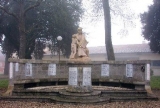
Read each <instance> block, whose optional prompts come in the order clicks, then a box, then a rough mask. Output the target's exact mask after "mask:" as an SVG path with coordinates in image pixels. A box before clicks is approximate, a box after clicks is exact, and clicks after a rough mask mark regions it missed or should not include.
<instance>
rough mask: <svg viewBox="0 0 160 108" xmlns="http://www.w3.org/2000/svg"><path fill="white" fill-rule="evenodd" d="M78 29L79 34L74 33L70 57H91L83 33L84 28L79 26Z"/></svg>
mask: <svg viewBox="0 0 160 108" xmlns="http://www.w3.org/2000/svg"><path fill="white" fill-rule="evenodd" d="M77 31H78V33H77V34H73V35H72V43H71V55H70V59H83V58H85V59H87V58H88V57H89V50H88V48H87V47H86V46H87V44H88V42H87V40H86V38H85V35H84V34H83V33H82V28H80V27H79V28H78V30H77Z"/></svg>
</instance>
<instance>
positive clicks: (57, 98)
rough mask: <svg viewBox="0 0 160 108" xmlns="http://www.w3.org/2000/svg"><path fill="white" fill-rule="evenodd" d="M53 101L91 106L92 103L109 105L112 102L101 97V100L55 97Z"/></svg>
mask: <svg viewBox="0 0 160 108" xmlns="http://www.w3.org/2000/svg"><path fill="white" fill-rule="evenodd" d="M52 99H53V100H55V101H56V102H58V103H79V104H91V103H94V104H95V103H108V102H110V98H107V97H99V98H92V99H88V98H83V99H82V98H81V99H79V98H76V99H72V98H70V99H65V98H63V97H59V96H56V97H53V98H52Z"/></svg>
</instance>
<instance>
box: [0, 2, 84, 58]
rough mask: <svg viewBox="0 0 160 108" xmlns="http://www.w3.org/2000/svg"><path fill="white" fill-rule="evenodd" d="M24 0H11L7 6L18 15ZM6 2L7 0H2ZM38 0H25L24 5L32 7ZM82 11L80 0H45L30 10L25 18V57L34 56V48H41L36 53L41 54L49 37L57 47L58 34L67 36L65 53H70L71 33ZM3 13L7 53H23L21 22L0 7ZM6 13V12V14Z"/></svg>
mask: <svg viewBox="0 0 160 108" xmlns="http://www.w3.org/2000/svg"><path fill="white" fill-rule="evenodd" d="M20 1H21V2H22V0H8V2H7V3H6V4H7V6H6V5H5V7H6V9H8V11H10V12H12V13H14V14H17V15H18V13H19V12H20V10H19V7H18V4H17V3H18V2H20ZM3 2H4V0H1V1H0V3H1V4H2V3H3ZM35 3H36V0H33V1H31V0H25V1H24V7H25V9H26V7H30V6H32V5H34V4H35ZM7 7H10V8H7ZM82 12H83V11H82V8H81V1H80V0H43V2H42V3H41V5H40V6H38V7H36V8H33V9H32V10H30V11H27V12H26V13H25V18H24V19H25V36H26V39H25V40H26V47H25V58H27V59H30V58H31V56H30V55H31V53H33V52H35V53H36V52H40V53H36V54H35V55H37V54H40V55H37V56H39V57H40V58H41V57H42V56H41V55H43V48H44V45H47V44H46V41H51V42H52V47H53V48H51V47H50V49H57V40H56V37H57V36H58V35H61V36H62V38H63V44H62V45H61V46H62V49H61V51H63V54H64V55H65V56H69V53H70V43H71V35H72V34H73V33H74V32H76V29H77V27H78V25H79V23H78V22H79V21H80V16H81V14H82ZM0 13H1V14H0V19H2V22H0V28H1V29H0V34H4V35H5V39H4V41H2V42H1V43H2V48H3V53H5V54H6V53H7V52H9V51H10V53H13V52H15V51H17V52H18V54H19V50H20V43H21V41H20V33H19V28H18V26H19V25H18V24H19V23H17V21H16V19H15V18H14V17H12V16H9V15H7V14H6V13H4V12H3V11H2V10H0ZM2 13H4V14H3V16H2ZM37 39H38V40H40V42H42V43H41V44H43V45H39V46H38V48H35V47H36V46H37V44H39V43H36V42H37V41H36V40H37ZM44 40H45V41H44ZM11 41H12V42H11ZM48 46H50V45H48ZM36 50H38V51H36ZM54 51H57V50H54ZM9 55H10V54H9ZM39 57H38V58H39Z"/></svg>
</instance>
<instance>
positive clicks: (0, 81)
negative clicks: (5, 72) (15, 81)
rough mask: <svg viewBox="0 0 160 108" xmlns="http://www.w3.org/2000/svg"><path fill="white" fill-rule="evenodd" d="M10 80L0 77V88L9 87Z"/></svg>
mask: <svg viewBox="0 0 160 108" xmlns="http://www.w3.org/2000/svg"><path fill="white" fill-rule="evenodd" d="M8 83H9V82H8V80H7V79H0V88H7V87H8Z"/></svg>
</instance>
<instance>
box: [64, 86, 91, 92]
mask: <svg viewBox="0 0 160 108" xmlns="http://www.w3.org/2000/svg"><path fill="white" fill-rule="evenodd" d="M66 91H68V92H73V93H89V92H92V91H93V89H92V86H68V87H67V88H66Z"/></svg>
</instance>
